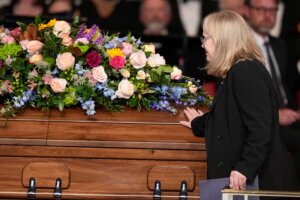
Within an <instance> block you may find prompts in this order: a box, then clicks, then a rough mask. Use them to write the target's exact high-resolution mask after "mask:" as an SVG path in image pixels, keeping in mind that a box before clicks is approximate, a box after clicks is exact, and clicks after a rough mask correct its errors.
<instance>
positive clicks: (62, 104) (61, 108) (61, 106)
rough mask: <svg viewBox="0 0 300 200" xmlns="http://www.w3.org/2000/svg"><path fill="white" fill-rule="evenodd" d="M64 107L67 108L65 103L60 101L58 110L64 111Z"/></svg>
mask: <svg viewBox="0 0 300 200" xmlns="http://www.w3.org/2000/svg"><path fill="white" fill-rule="evenodd" d="M64 107H65V104H64V101H59V102H58V109H59V110H60V111H63V109H64Z"/></svg>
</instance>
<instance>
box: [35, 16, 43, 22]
mask: <svg viewBox="0 0 300 200" xmlns="http://www.w3.org/2000/svg"><path fill="white" fill-rule="evenodd" d="M34 23H35V24H41V23H42V19H41V17H40V16H36V17H35V18H34Z"/></svg>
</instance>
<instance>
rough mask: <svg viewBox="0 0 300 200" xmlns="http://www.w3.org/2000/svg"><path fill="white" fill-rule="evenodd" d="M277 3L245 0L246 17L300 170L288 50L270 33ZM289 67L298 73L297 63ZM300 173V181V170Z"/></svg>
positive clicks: (299, 128)
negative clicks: (269, 75)
mask: <svg viewBox="0 0 300 200" xmlns="http://www.w3.org/2000/svg"><path fill="white" fill-rule="evenodd" d="M278 3H279V2H278V0H246V1H245V17H246V19H247V21H248V24H249V25H250V26H251V27H252V29H253V31H254V35H255V38H256V41H257V43H258V44H259V46H260V47H261V50H262V51H263V53H264V56H265V60H266V68H267V70H268V71H269V73H270V74H271V76H272V80H273V82H274V86H275V89H276V91H277V99H278V102H279V105H280V108H279V123H280V135H281V137H282V139H283V141H284V143H285V145H286V146H287V148H288V150H289V151H290V152H291V154H292V155H293V156H294V158H295V162H296V166H297V171H298V172H300V145H299V144H300V112H299V111H297V110H296V109H297V108H296V101H295V97H294V95H293V94H292V93H291V92H290V90H289V88H288V85H287V78H288V77H287V70H288V60H287V54H288V51H287V49H286V46H285V43H284V42H283V41H282V40H280V39H278V38H274V37H271V36H270V35H269V32H270V30H271V29H272V27H273V26H274V24H275V21H276V14H277V10H278ZM290 69H294V73H296V74H297V71H296V66H293V67H292V68H290ZM298 177H299V181H300V174H299V176H298Z"/></svg>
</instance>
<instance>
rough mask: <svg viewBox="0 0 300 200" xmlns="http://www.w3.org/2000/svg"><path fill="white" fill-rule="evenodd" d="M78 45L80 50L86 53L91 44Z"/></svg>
mask: <svg viewBox="0 0 300 200" xmlns="http://www.w3.org/2000/svg"><path fill="white" fill-rule="evenodd" d="M76 47H78V48H79V49H80V51H81V52H82V53H83V54H84V53H85V52H87V51H88V50H89V48H90V47H89V46H87V45H83V46H82V45H76Z"/></svg>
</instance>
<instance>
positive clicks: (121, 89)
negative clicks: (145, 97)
mask: <svg viewBox="0 0 300 200" xmlns="http://www.w3.org/2000/svg"><path fill="white" fill-rule="evenodd" d="M133 93H134V85H133V84H132V83H130V81H128V80H127V79H124V80H122V81H121V82H120V83H119V86H118V90H117V91H116V95H117V97H118V98H122V99H129V98H130V97H131V96H132V95H133Z"/></svg>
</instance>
